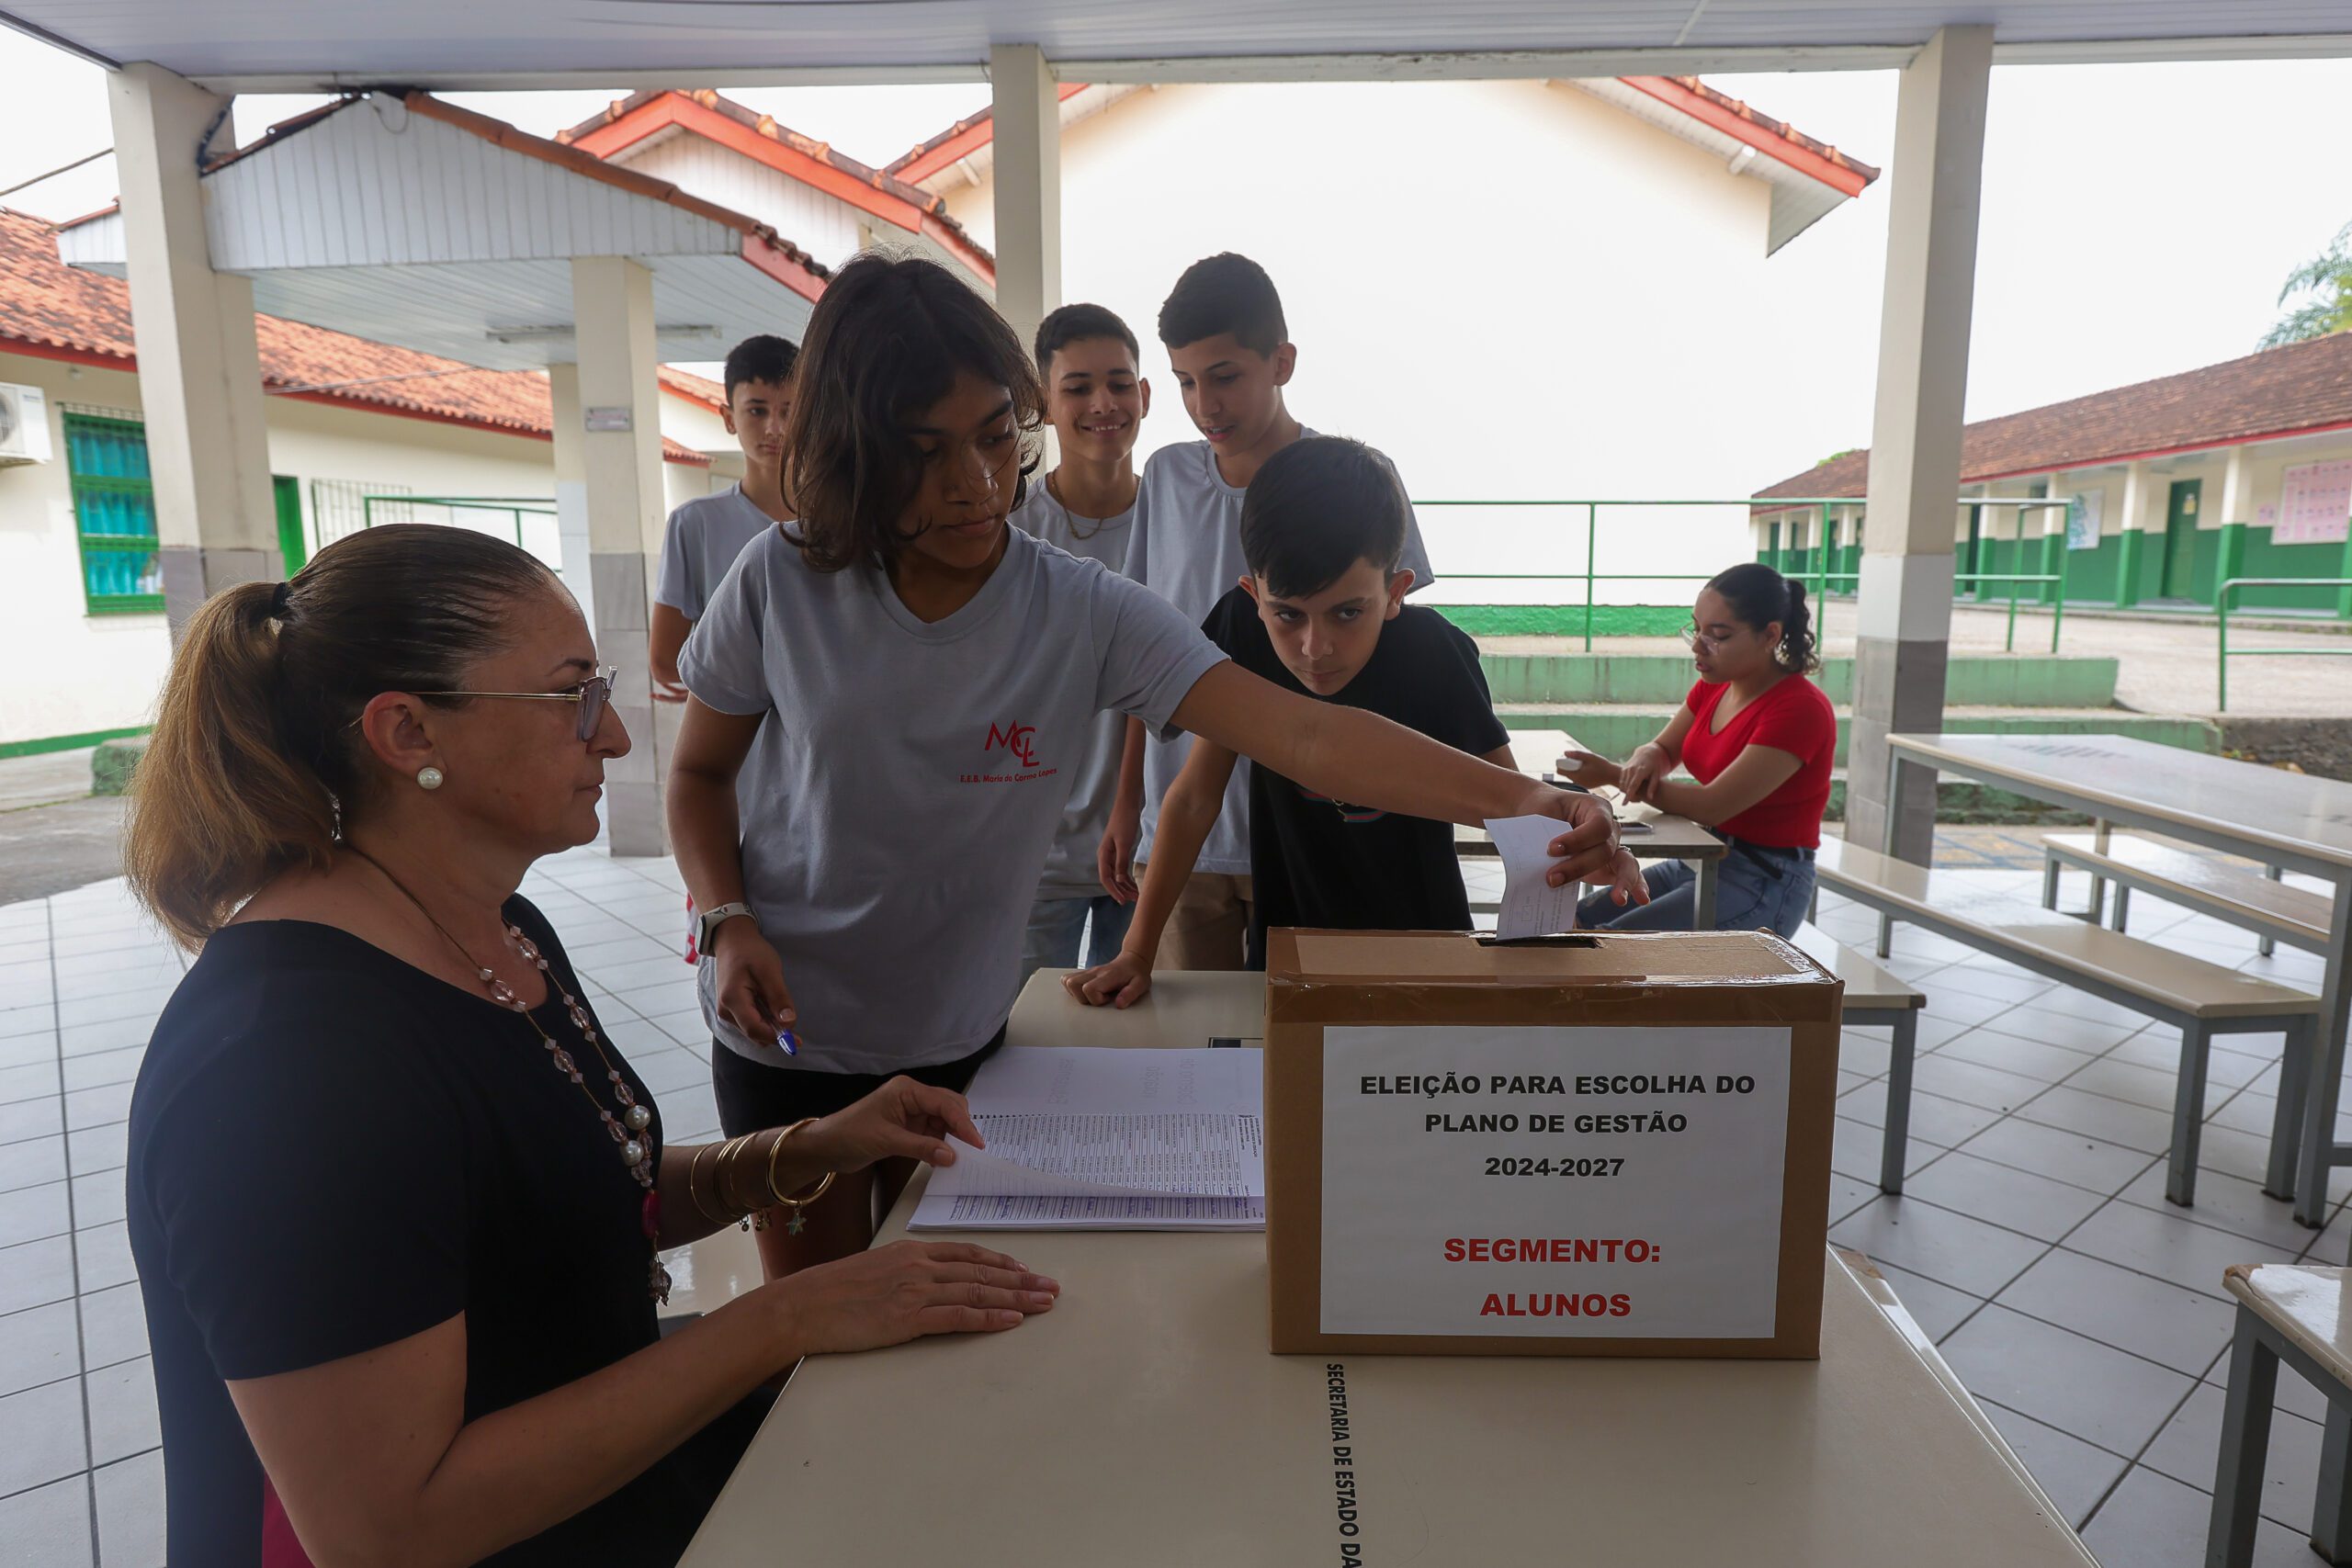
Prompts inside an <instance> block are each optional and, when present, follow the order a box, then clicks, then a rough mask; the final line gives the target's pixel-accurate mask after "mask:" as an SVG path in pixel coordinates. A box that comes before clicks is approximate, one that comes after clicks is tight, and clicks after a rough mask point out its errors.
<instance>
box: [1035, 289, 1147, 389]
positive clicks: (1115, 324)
mask: <svg viewBox="0 0 2352 1568" xmlns="http://www.w3.org/2000/svg"><path fill="white" fill-rule="evenodd" d="M1098 337H1107V338H1116V339H1117V340H1118V341H1119V342H1121V343H1123V344H1126V345H1127V355H1128V357H1129V358H1131V359H1133V360H1134V361H1135V362H1136V367H1137V368H1141V367H1142V365H1143V344H1139V343H1137V342H1136V334H1135V329H1134V328H1132V327H1130V326H1128V325H1127V323H1126V322H1125V321H1121V320H1119V317H1118V313H1117V312H1116V311H1114V310H1109V309H1106V308H1105V307H1103V306H1101V305H1064V306H1062V307H1061V308H1060V309H1059V310H1054V311H1052V312H1050V313H1049V314H1048V315H1047V316H1046V319H1045V320H1044V321H1039V322H1038V323H1037V374H1038V375H1040V376H1044V375H1046V374H1048V373H1050V372H1051V371H1052V369H1053V367H1054V355H1057V354H1059V353H1060V352H1061V351H1062V350H1063V349H1066V348H1068V347H1069V345H1070V344H1074V343H1084V342H1086V341H1087V340H1088V339H1089V338H1098Z"/></svg>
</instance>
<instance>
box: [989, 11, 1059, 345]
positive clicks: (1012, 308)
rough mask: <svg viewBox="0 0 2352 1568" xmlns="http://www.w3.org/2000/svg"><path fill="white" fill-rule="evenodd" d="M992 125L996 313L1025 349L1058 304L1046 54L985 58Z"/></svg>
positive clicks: (1052, 111)
mask: <svg viewBox="0 0 2352 1568" xmlns="http://www.w3.org/2000/svg"><path fill="white" fill-rule="evenodd" d="M989 85H990V93H991V95H992V96H991V99H990V102H991V105H992V107H991V110H990V113H991V116H992V118H993V119H994V122H995V125H996V164H995V177H996V308H997V310H999V311H1001V313H1002V314H1003V316H1004V319H1005V320H1006V321H1009V322H1011V323H1012V330H1013V333H1015V335H1017V336H1018V337H1019V338H1020V339H1021V343H1022V346H1023V347H1024V348H1025V347H1027V346H1028V345H1029V344H1033V343H1035V341H1036V338H1037V323H1038V322H1039V321H1044V320H1045V319H1046V312H1047V311H1049V310H1053V309H1054V307H1056V306H1057V305H1059V304H1060V303H1061V302H1062V111H1061V94H1060V92H1059V90H1058V89H1057V86H1056V85H1055V82H1054V73H1053V69H1052V67H1051V66H1049V65H1048V64H1046V53H1045V51H1043V50H1041V49H1039V48H1038V47H1037V46H1036V45H1035V44H1034V43H1001V44H998V45H996V46H995V47H994V48H992V49H990V50H989Z"/></svg>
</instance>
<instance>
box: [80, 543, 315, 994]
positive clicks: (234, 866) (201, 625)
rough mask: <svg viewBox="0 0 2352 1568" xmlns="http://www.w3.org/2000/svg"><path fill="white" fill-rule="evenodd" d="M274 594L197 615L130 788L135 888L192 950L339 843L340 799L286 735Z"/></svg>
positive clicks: (253, 595) (219, 599) (218, 597)
mask: <svg viewBox="0 0 2352 1568" xmlns="http://www.w3.org/2000/svg"><path fill="white" fill-rule="evenodd" d="M276 596H277V584H276V583H272V582H243V583H239V584H238V585H237V586H236V587H234V588H231V589H228V590H226V591H225V592H220V593H216V594H214V595H213V596H212V597H211V598H210V599H209V600H207V601H205V603H204V604H203V606H202V607H201V608H199V609H198V611H197V613H196V614H195V615H194V616H192V617H191V618H190V619H189V621H188V623H187V630H186V631H185V633H183V635H182V636H181V638H180V647H179V652H178V655H177V656H176V657H175V659H174V660H172V671H171V674H170V676H169V677H168V678H167V679H166V680H165V681H164V694H163V697H162V700H161V701H160V702H159V703H158V704H157V705H156V711H155V728H154V732H153V734H152V735H151V736H150V737H149V738H148V741H147V754H146V756H144V757H143V758H141V760H140V763H139V772H138V775H137V777H136V779H135V780H134V782H133V784H132V786H131V793H130V828H129V831H128V834H127V835H126V839H125V845H124V851H123V864H124V868H125V870H127V871H128V872H129V873H130V886H131V889H132V891H134V892H136V893H137V894H138V895H139V897H141V899H142V900H143V901H144V902H145V903H146V905H147V907H148V908H150V909H152V910H153V911H154V913H155V918H156V919H159V920H161V921H162V922H163V923H164V928H165V929H166V930H168V931H170V932H171V933H172V934H173V935H174V936H175V937H177V938H178V939H179V940H180V941H181V942H183V943H185V944H186V945H187V946H189V947H194V946H196V945H197V944H198V943H199V942H202V941H203V940H204V939H205V938H206V937H208V936H210V935H211V934H212V932H213V931H215V930H217V929H218V928H219V927H220V922H221V921H223V920H225V919H228V918H229V916H230V915H231V914H232V913H234V912H235V910H236V908H237V906H238V905H239V904H242V903H243V902H244V900H245V899H246V898H248V897H251V896H252V895H253V893H254V890H255V889H257V888H258V887H260V886H262V884H264V883H265V882H267V881H268V880H269V879H270V878H271V877H273V876H275V875H277V874H278V873H279V872H280V871H282V870H284V869H285V868H286V867H287V866H288V865H290V864H292V863H295V862H297V861H308V862H310V863H312V864H314V865H324V864H325V863H326V860H327V856H328V854H329V852H331V850H332V848H333V846H334V796H333V795H330V794H329V793H328V791H327V787H326V785H325V784H323V783H322V782H321V780H320V778H319V776H318V774H317V773H314V772H312V771H311V769H309V768H307V767H304V766H303V765H302V764H301V763H300V762H298V761H294V760H293V759H292V758H290V757H289V756H288V754H287V749H286V745H285V742H284V740H283V738H282V737H280V735H279V734H278V728H277V709H278V703H277V686H278V681H279V660H278V648H277V635H278V634H277V621H276V619H275V618H274V616H273V615H272V614H271V610H272V601H273V600H274V599H275V598H276Z"/></svg>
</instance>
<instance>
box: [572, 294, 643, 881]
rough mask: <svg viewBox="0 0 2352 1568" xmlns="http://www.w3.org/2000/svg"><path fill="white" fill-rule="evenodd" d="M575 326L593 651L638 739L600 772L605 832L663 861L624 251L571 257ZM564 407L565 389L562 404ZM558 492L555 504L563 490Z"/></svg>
mask: <svg viewBox="0 0 2352 1568" xmlns="http://www.w3.org/2000/svg"><path fill="white" fill-rule="evenodd" d="M571 319H572V325H573V332H574V333H575V342H576V343H577V344H578V347H579V351H580V357H579V364H578V366H577V367H576V368H575V370H574V372H573V374H574V376H575V377H576V380H577V389H578V393H577V395H578V399H579V409H580V418H579V420H578V421H577V422H576V423H574V429H575V430H577V432H578V441H579V448H578V449H579V453H580V459H579V460H580V480H579V482H580V483H582V485H584V486H585V489H586V502H587V514H588V552H589V553H588V576H589V583H590V589H589V592H590V598H591V603H592V604H594V615H595V618H594V620H593V621H591V622H590V623H589V624H590V626H591V628H592V629H593V630H594V632H595V634H596V651H597V656H598V657H599V658H601V659H603V660H605V662H606V663H609V664H616V665H618V666H619V667H620V679H619V682H617V684H616V689H615V691H614V693H613V705H614V707H615V708H616V710H617V711H618V712H619V714H620V717H621V722H622V723H624V724H626V725H627V726H628V732H629V737H630V739H631V740H632V741H633V742H634V743H635V744H634V749H633V750H631V751H630V752H629V754H628V756H626V757H624V758H622V759H621V760H620V761H617V762H616V763H614V764H612V765H611V766H610V767H608V768H606V770H605V831H606V833H607V835H608V836H609V838H610V840H611V842H612V850H613V852H614V853H615V854H616V855H658V854H662V853H665V852H667V850H668V847H669V834H668V830H667V828H666V826H665V824H664V821H663V816H662V786H663V777H664V774H665V773H667V772H668V766H669V759H668V758H666V757H664V756H662V754H661V753H662V747H661V745H660V744H659V739H658V738H657V736H656V735H655V733H654V728H653V687H652V682H651V681H650V677H649V676H648V674H647V671H646V656H647V644H646V631H647V627H648V626H649V625H650V621H649V618H648V616H649V609H648V606H649V604H650V592H651V589H652V587H653V579H654V572H655V569H656V567H657V566H658V564H659V562H660V558H661V552H662V517H663V510H662V417H661V406H660V400H661V389H660V383H659V381H658V380H657V379H656V376H655V372H656V371H657V369H658V368H659V363H660V362H659V360H658V359H657V358H656V356H655V351H654V333H653V274H652V273H651V272H650V271H648V270H647V269H646V268H645V267H643V266H641V265H639V264H638V263H636V262H634V261H631V260H630V259H628V257H627V256H576V257H574V258H573V259H572V263H571ZM559 368H560V367H559ZM561 401H562V397H561V395H559V397H558V403H559V406H560V403H561ZM557 439H558V442H559V446H558V451H557V461H558V464H559V468H558V472H557V482H558V484H559V485H561V484H562V483H563V482H564V476H563V473H562V469H561V467H560V465H561V463H562V461H563V451H562V446H561V445H560V444H561V443H562V442H563V441H564V440H566V439H567V437H566V435H565V434H564V433H563V431H562V427H561V423H559V425H558V436H557ZM557 494H558V499H559V503H560V499H561V495H562V491H560V490H559V491H558V492H557ZM559 521H560V505H559Z"/></svg>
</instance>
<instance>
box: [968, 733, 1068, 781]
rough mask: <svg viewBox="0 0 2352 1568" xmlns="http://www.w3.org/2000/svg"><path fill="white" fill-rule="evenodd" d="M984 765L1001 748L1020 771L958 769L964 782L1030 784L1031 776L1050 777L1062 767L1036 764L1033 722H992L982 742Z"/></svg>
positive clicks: (991, 760)
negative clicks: (964, 771)
mask: <svg viewBox="0 0 2352 1568" xmlns="http://www.w3.org/2000/svg"><path fill="white" fill-rule="evenodd" d="M980 752H981V756H982V757H983V759H984V762H983V766H985V765H986V764H987V763H988V762H993V761H995V760H996V755H997V753H999V752H1002V753H1003V754H1004V756H1005V757H1006V759H1007V760H1008V761H1009V762H1010V763H1011V765H1012V766H1013V767H1015V768H1017V769H1019V770H1020V771H1019V772H1017V773H959V774H957V775H956V777H957V779H958V781H959V782H961V783H964V784H1027V783H1029V782H1030V781H1031V780H1032V779H1049V778H1052V777H1053V776H1054V775H1055V774H1056V773H1059V772H1060V771H1061V770H1060V769H1058V768H1044V767H1039V766H1038V765H1037V727H1036V726H1035V725H1034V724H995V723H991V724H990V725H989V734H988V739H986V740H985V741H983V742H981V745H980Z"/></svg>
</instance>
